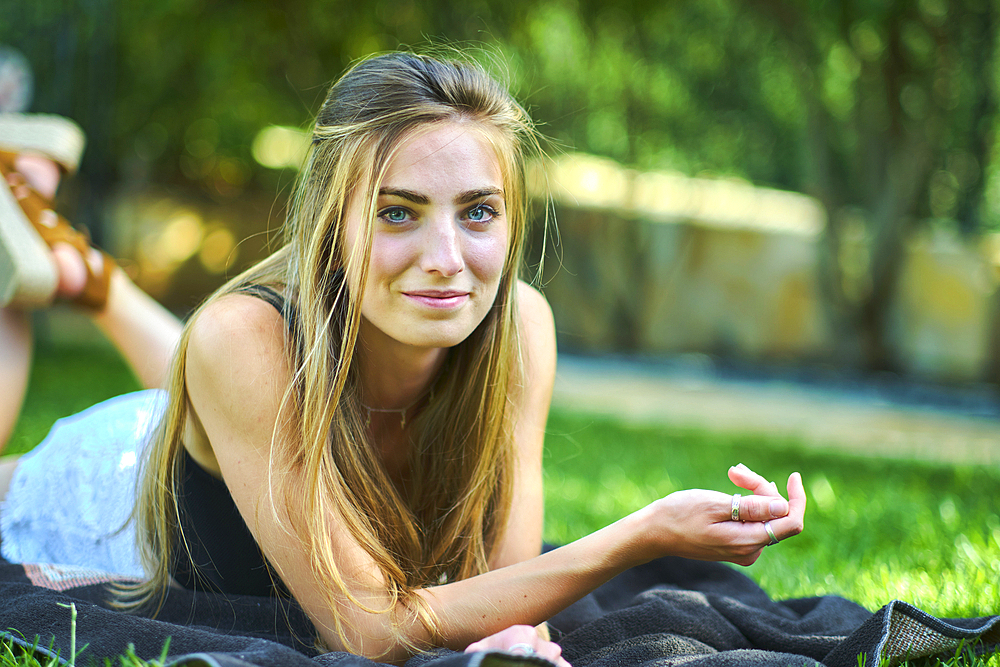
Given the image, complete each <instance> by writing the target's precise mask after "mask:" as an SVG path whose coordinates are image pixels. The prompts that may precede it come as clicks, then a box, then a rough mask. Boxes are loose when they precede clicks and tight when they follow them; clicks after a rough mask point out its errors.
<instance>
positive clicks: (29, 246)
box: [0, 139, 115, 310]
mask: <svg viewBox="0 0 1000 667" xmlns="http://www.w3.org/2000/svg"><path fill="white" fill-rule="evenodd" d="M2 141H3V140H2V139H0V142H2ZM16 160H17V154H16V153H12V152H8V151H2V150H0V179H2V182H0V305H6V304H13V305H16V306H20V307H32V306H43V305H47V304H49V303H51V301H52V298H53V296H54V295H55V291H56V287H57V285H58V279H59V276H58V273H57V270H56V266H55V263H54V262H53V260H52V253H51V248H52V246H53V245H54V244H56V243H66V244H68V245H70V246H72V247H73V248H74V249H76V250H77V252H79V253H80V256H81V258H83V263H84V266H85V267H86V269H87V281H86V283H85V285H84V288H83V291H82V292H81V293H80V294H78V295H77V296H75V297H73V298H71V299H69V301H70V302H72V303H77V304H80V305H83V306H87V307H90V308H93V309H95V310H101V309H102V308H103V307H104V305H105V304H106V303H107V298H108V287H109V284H110V280H111V274H112V272H113V271H114V267H115V262H114V260H113V259H112V258H111V257H109V256H108V255H107V254H106V253H103V252H100V261H99V262H93V253H94V249H93V247H92V246H91V244H90V238H89V236H88V235H87V234H86V232H81V231H78V230H76V229H74V228H73V227H72V226H71V225H70V224H69V222H68V221H67V220H66V219H65V218H63V217H62V216H60V215H58V214H57V213H56V212H55V211H53V210H52V203H51V202H50V201H48V200H47V199H46V198H45V197H43V196H42V195H41V194H39V193H38V192H37V191H35V190H34V189H32V188H31V186H30V185H28V182H27V181H26V180H25V178H24V176H22V175H21V174H20V173H18V171H17V168H16V166H15V162H16ZM98 252H99V251H98ZM98 263H99V264H100V266H94V264H98Z"/></svg>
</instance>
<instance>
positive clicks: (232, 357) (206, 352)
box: [187, 294, 286, 371]
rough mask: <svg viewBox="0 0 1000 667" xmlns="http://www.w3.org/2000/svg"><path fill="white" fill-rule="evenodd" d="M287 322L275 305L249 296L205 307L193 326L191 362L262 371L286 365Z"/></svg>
mask: <svg viewBox="0 0 1000 667" xmlns="http://www.w3.org/2000/svg"><path fill="white" fill-rule="evenodd" d="M285 332H286V328H285V322H284V320H283V319H282V318H281V315H280V314H279V313H278V311H277V310H275V309H274V307H273V306H271V305H270V304H268V303H267V302H266V301H263V300H262V299H258V298H256V297H253V296H249V295H246V294H227V295H225V296H223V297H221V298H219V299H217V300H215V301H213V302H212V303H210V304H208V305H207V306H206V307H205V308H203V309H202V310H201V311H199V313H198V314H197V316H196V317H195V320H194V322H192V325H191V338H190V340H189V342H188V352H187V354H188V363H189V364H190V363H192V362H193V363H195V364H198V363H202V364H207V365H209V366H215V365H218V364H225V365H230V364H231V363H233V362H235V363H238V364H239V366H236V367H231V368H230V370H232V371H241V370H260V369H261V368H262V367H268V366H272V367H273V366H274V365H276V364H277V365H281V364H282V363H283V362H284V357H285V354H284V344H285V341H284V337H285Z"/></svg>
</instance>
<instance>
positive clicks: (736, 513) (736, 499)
mask: <svg viewBox="0 0 1000 667" xmlns="http://www.w3.org/2000/svg"><path fill="white" fill-rule="evenodd" d="M740 498H742V496H741V495H740V494H738V493H734V494H733V509H732V511H731V512H730V513H729V516H730V517H732V519H733V521H739V520H740Z"/></svg>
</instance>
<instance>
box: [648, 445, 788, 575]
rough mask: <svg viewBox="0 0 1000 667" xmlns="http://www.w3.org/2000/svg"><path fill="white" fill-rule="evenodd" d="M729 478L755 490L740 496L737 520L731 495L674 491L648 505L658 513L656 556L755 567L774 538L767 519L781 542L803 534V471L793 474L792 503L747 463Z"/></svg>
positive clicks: (654, 518)
mask: <svg viewBox="0 0 1000 667" xmlns="http://www.w3.org/2000/svg"><path fill="white" fill-rule="evenodd" d="M729 476H730V479H732V480H733V482H734V483H736V484H737V485H739V486H741V487H742V488H745V489H747V490H750V491H753V492H754V495H752V496H745V497H743V498H740V519H741V521H733V520H732V516H731V513H732V499H733V497H732V495H728V494H724V493H718V492H715V491H702V490H690V491H678V492H676V493H672V494H670V495H669V496H667V497H666V498H662V499H661V500H658V501H656V502H655V503H653V504H652V505H650V506H649V507H648V508H647V509H646V511H648V512H651V513H652V517H653V518H652V522H653V526H654V528H653V530H652V531H650V535H651V536H652V537H653V539H654V540H655V545H654V549H656V550H658V551H659V553H657V554H656V556H660V555H665V554H671V555H675V556H683V557H685V558H694V559H698V560H722V561H729V562H732V563H736V564H738V565H751V564H753V563H754V562H755V561H756V560H757V558H759V557H760V554H761V550H762V549H763V548H764V547H765V546H767V545H768V544H769V543H770V541H771V538H770V536H769V535H768V533H767V529H766V528H765V527H764V522H769V525H770V527H771V529H772V530H773V531H774V535H775V537H776V538H777V539H778V540H779V541H780V540H783V539H786V538H788V537H792V536H793V535H798V534H799V533H800V532H802V525H803V516H804V514H805V507H806V494H805V489H804V488H803V486H802V477H801V476H800V475H799V474H798V473H792V475H791V476H790V477H789V478H788V500H787V501H786V500H785V499H784V498H782V497H781V495H780V494H779V493H778V490H777V487H775V485H774V484H773V483H771V482H768V481H767V480H766V479H764V478H763V477H761V476H760V475H758V474H756V473H754V472H753V471H751V470H750V469H749V468H746V467H745V466H742V465H741V466H736V467H733V468H731V469H730V471H729ZM654 557H655V556H654Z"/></svg>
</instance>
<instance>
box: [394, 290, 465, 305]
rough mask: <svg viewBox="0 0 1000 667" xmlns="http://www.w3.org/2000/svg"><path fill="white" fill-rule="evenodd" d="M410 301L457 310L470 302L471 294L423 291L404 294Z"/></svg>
mask: <svg viewBox="0 0 1000 667" xmlns="http://www.w3.org/2000/svg"><path fill="white" fill-rule="evenodd" d="M403 294H404V295H406V296H407V297H408V298H409V299H412V300H413V301H415V302H417V303H419V304H421V305H424V306H427V307H430V308H445V309H447V308H455V307H457V306H461V305H462V304H464V303H465V302H466V301H468V300H469V296H470V294H469V292H459V291H455V290H421V291H416V292H403Z"/></svg>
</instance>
